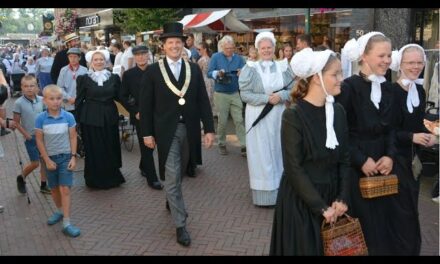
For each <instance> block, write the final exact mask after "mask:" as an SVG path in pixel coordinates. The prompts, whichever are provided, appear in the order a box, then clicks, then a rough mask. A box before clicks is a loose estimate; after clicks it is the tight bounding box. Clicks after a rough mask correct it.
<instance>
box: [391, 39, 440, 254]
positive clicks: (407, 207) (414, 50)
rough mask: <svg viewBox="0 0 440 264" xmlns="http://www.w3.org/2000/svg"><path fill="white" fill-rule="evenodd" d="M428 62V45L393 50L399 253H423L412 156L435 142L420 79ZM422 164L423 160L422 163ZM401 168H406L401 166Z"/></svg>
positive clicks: (393, 226) (396, 223) (395, 234)
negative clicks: (396, 75)
mask: <svg viewBox="0 0 440 264" xmlns="http://www.w3.org/2000/svg"><path fill="white" fill-rule="evenodd" d="M425 62H426V56H425V51H424V49H423V48H422V47H421V46H419V45H417V44H408V45H406V46H404V47H402V48H401V49H400V50H399V51H398V52H397V51H395V52H393V63H392V65H391V68H392V69H393V70H394V71H398V72H399V79H398V80H397V82H396V83H394V84H393V89H394V92H395V98H396V111H395V112H396V115H397V118H396V123H397V127H396V135H397V156H396V157H397V158H396V163H398V164H399V166H396V169H397V170H398V172H397V174H398V176H399V195H397V196H393V199H395V206H393V208H392V209H393V212H394V213H393V214H394V215H395V216H396V217H397V218H398V219H399V221H395V222H393V223H392V224H393V225H392V229H391V230H392V231H393V233H394V234H393V236H395V237H396V238H398V240H396V241H397V243H396V244H395V254H396V255H419V254H420V246H421V242H422V238H421V235H420V223H419V215H418V197H419V187H420V186H419V181H418V175H414V174H413V171H412V160H413V158H414V157H416V155H417V152H418V150H419V146H432V145H433V144H434V142H435V136H434V135H432V134H430V133H429V131H427V129H426V128H425V126H424V125H423V117H424V115H425V102H426V95H425V90H424V88H423V86H422V84H423V79H418V77H419V76H420V73H421V72H422V70H423V67H424V65H425ZM420 165H421V164H420ZM400 168H401V169H402V170H400Z"/></svg>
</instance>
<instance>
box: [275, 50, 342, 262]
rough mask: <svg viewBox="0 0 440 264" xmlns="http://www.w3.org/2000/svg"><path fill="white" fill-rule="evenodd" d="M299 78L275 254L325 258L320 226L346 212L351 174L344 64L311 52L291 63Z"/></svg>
mask: <svg viewBox="0 0 440 264" xmlns="http://www.w3.org/2000/svg"><path fill="white" fill-rule="evenodd" d="M292 65H293V66H292V69H293V72H294V73H295V75H296V76H298V77H300V78H301V80H299V81H298V84H297V86H296V87H295V90H294V92H293V93H292V98H293V100H294V101H295V104H293V105H292V107H291V108H290V109H286V110H285V111H284V113H283V117H282V126H281V142H282V144H281V145H282V153H283V166H284V172H283V175H282V178H281V183H280V187H279V191H278V197H277V203H276V207H275V215H274V221H273V227H272V240H271V246H270V255H323V253H324V252H323V243H322V239H321V234H320V230H321V224H322V221H323V219H325V220H326V222H330V223H333V222H335V221H336V219H337V217H339V216H341V215H343V214H344V213H345V212H346V211H347V202H346V201H347V198H348V189H349V186H348V185H347V183H348V181H347V180H348V179H347V177H348V176H349V172H350V169H349V168H350V157H349V150H348V129H347V122H346V117H345V112H344V109H343V107H342V106H341V105H339V104H334V103H333V101H334V99H333V96H334V95H337V94H339V93H340V91H341V86H340V85H341V81H342V69H341V63H340V61H339V60H338V59H337V58H336V57H335V55H334V53H333V52H332V51H330V50H326V51H319V52H313V51H312V50H311V49H310V48H306V49H304V50H302V51H300V52H298V53H297V54H295V56H294V57H293V58H292Z"/></svg>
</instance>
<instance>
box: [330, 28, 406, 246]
mask: <svg viewBox="0 0 440 264" xmlns="http://www.w3.org/2000/svg"><path fill="white" fill-rule="evenodd" d="M344 50H345V52H347V53H348V54H351V55H352V56H351V57H350V59H351V60H359V64H360V72H359V75H353V76H351V77H349V78H347V79H345V80H344V82H343V83H342V91H341V94H340V95H339V96H338V97H337V98H336V100H337V101H338V102H340V103H341V104H342V105H343V106H344V108H345V111H346V113H347V122H348V128H349V141H350V154H351V166H352V175H351V177H350V180H351V181H352V182H351V190H350V191H351V195H350V215H351V216H353V217H358V218H359V221H360V223H361V226H362V230H363V233H364V237H365V242H366V244H367V247H368V252H369V254H370V255H392V254H393V250H392V247H393V244H394V243H395V238H393V237H392V234H391V232H390V231H389V229H390V224H391V223H392V222H393V221H399V220H398V219H396V218H395V217H394V216H393V215H392V213H391V210H390V209H391V208H392V206H393V204H392V199H391V197H392V196H382V197H377V198H372V199H367V198H363V197H362V196H361V193H360V189H359V178H360V177H365V176H367V177H368V176H375V175H378V174H382V175H388V174H390V173H392V172H394V171H393V169H394V166H393V165H394V162H393V161H394V158H395V154H396V146H395V131H394V130H393V121H394V114H393V107H394V95H393V91H392V89H391V85H390V83H386V82H385V78H384V75H385V73H386V71H387V70H388V68H389V66H390V64H391V41H390V39H389V38H387V37H385V36H384V35H383V34H382V33H380V32H370V33H368V34H365V35H363V36H362V37H360V38H359V39H358V40H357V41H356V40H354V39H353V40H350V41H349V42H347V43H346V45H345V46H344Z"/></svg>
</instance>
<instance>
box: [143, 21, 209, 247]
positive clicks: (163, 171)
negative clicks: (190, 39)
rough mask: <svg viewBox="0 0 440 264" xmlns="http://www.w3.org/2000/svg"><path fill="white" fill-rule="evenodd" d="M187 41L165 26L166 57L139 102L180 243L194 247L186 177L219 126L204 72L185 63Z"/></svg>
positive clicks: (177, 26)
mask: <svg viewBox="0 0 440 264" xmlns="http://www.w3.org/2000/svg"><path fill="white" fill-rule="evenodd" d="M185 38H186V37H185V36H184V35H183V25H182V24H181V23H178V22H172V23H167V24H165V25H164V26H163V34H162V35H161V36H160V40H161V41H162V43H163V48H164V51H165V55H166V57H165V58H164V59H160V60H159V61H158V62H156V63H154V64H152V65H150V66H148V69H147V72H146V73H145V75H144V79H143V81H142V86H143V87H142V89H141V96H140V101H139V102H140V106H139V109H140V111H139V112H140V118H141V133H142V136H143V138H144V144H145V145H146V146H147V147H149V148H151V149H154V147H155V146H156V144H157V151H158V156H159V173H160V180H161V182H162V183H163V185H164V189H165V192H166V198H167V205H169V209H170V211H171V216H172V218H173V221H174V224H175V226H176V227H177V229H176V235H177V242H178V243H179V244H181V245H183V246H189V245H190V243H191V238H190V236H189V233H188V231H187V230H186V218H187V217H188V214H187V213H186V209H185V204H184V201H183V195H182V171H184V169H185V166H184V165H186V164H187V163H188V160H190V161H191V162H192V163H193V165H194V166H195V165H196V164H197V163H198V164H201V162H202V160H201V137H202V135H201V126H200V121H202V122H203V129H204V134H205V136H204V144H205V147H207V148H209V147H210V146H211V145H212V143H213V142H214V139H215V136H214V120H213V117H212V110H211V105H210V103H209V99H208V95H207V93H206V88H205V82H204V80H203V75H202V72H201V70H200V68H199V66H198V65H197V64H195V63H191V62H187V61H185V60H183V59H182V58H181V54H182V49H183V45H184V40H185Z"/></svg>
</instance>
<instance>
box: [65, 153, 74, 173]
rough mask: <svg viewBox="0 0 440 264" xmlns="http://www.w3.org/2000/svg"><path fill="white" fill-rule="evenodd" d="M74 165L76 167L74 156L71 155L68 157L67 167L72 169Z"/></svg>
mask: <svg viewBox="0 0 440 264" xmlns="http://www.w3.org/2000/svg"><path fill="white" fill-rule="evenodd" d="M75 167H76V157H75V156H72V158H70V162H69V165H67V169H68V170H70V171H73V170H74V169H75Z"/></svg>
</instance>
